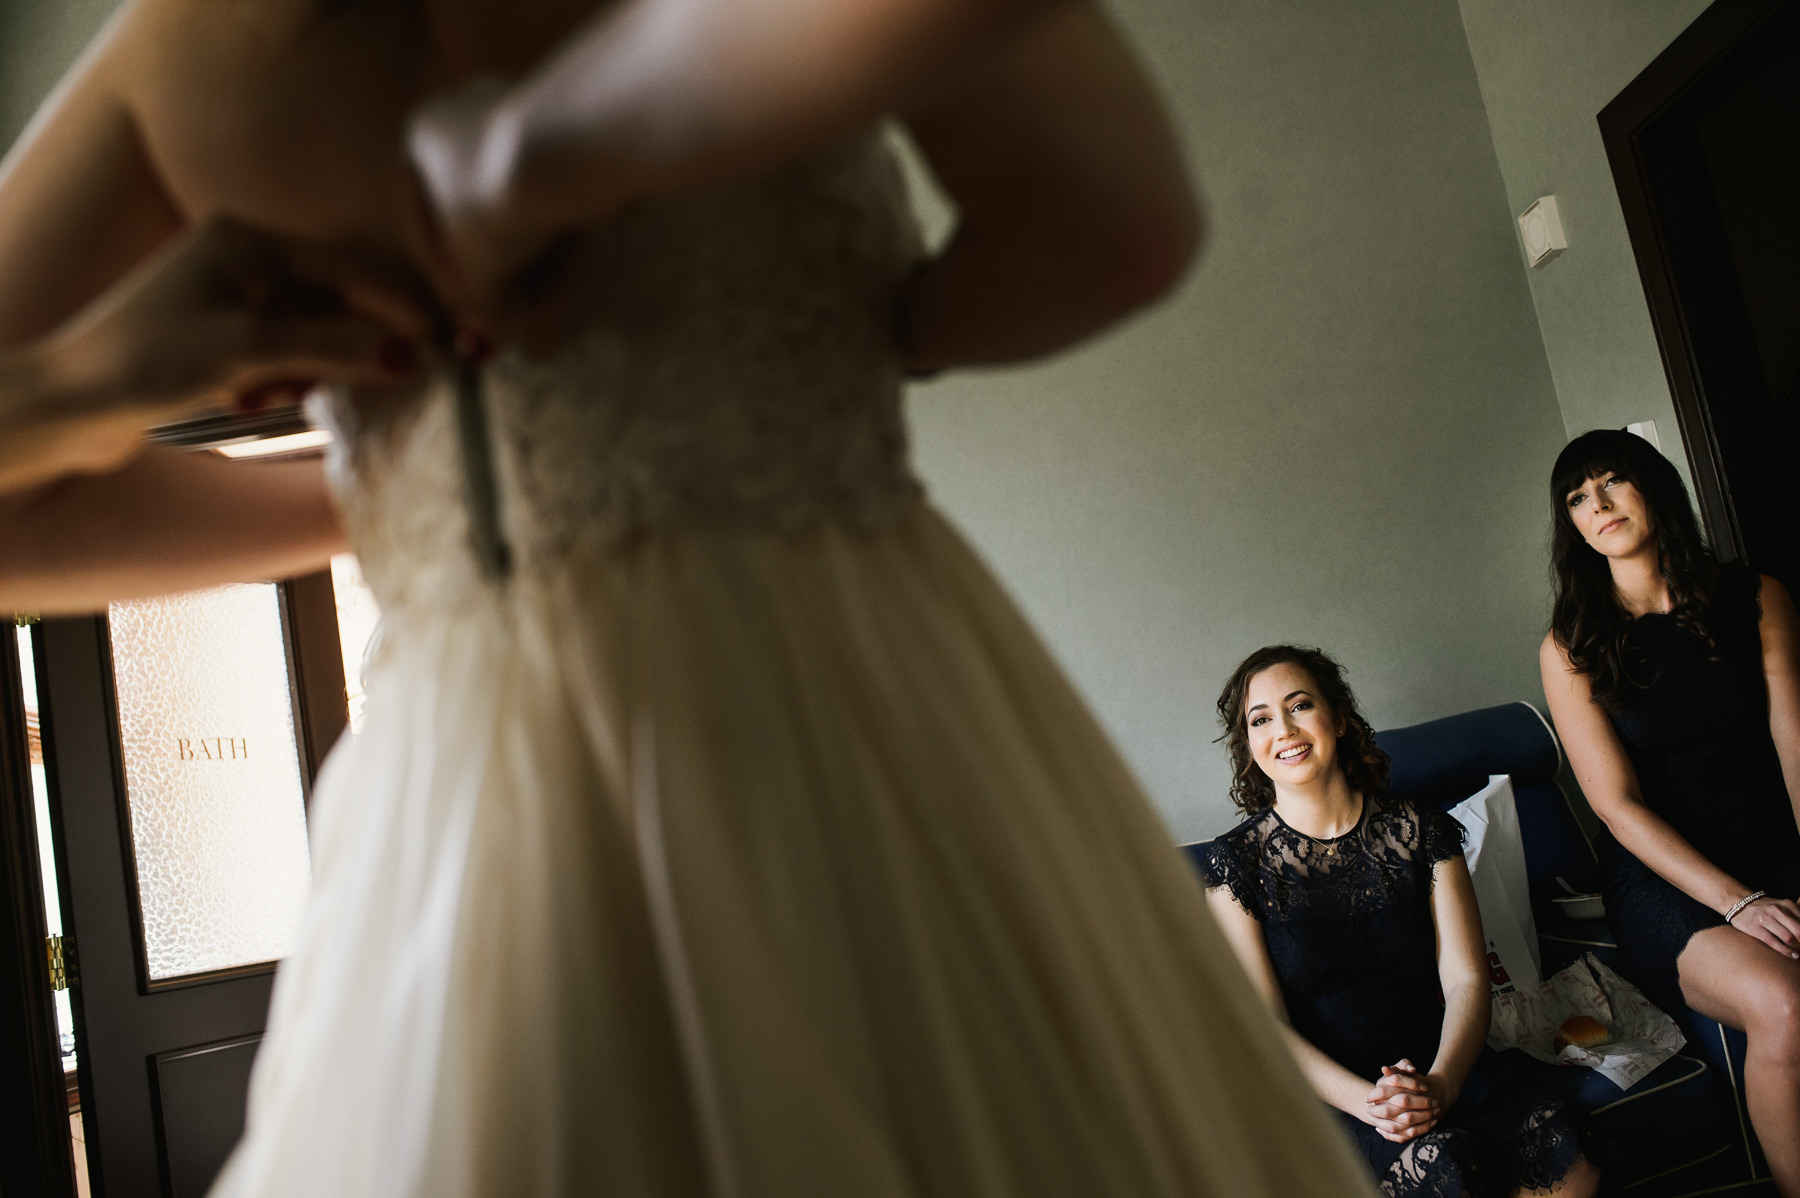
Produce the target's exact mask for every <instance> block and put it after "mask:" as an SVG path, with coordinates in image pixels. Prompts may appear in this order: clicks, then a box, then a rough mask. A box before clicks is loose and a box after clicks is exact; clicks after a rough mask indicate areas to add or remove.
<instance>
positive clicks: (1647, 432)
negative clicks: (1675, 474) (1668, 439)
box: [1625, 420, 1662, 451]
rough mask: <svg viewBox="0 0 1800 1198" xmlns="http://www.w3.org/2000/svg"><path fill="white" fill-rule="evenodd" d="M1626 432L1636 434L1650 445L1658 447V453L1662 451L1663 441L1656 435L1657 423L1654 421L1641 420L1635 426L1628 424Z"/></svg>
mask: <svg viewBox="0 0 1800 1198" xmlns="http://www.w3.org/2000/svg"><path fill="white" fill-rule="evenodd" d="M1625 431H1626V432H1628V433H1636V434H1637V435H1638V436H1640V437H1642V438H1643V439H1644V440H1646V441H1648V442H1650V444H1652V445H1654V446H1656V448H1657V450H1658V451H1660V450H1661V449H1662V441H1661V439H1660V438H1658V437H1657V435H1656V421H1654V420H1639V421H1637V422H1635V423H1633V424H1628V425H1626V426H1625Z"/></svg>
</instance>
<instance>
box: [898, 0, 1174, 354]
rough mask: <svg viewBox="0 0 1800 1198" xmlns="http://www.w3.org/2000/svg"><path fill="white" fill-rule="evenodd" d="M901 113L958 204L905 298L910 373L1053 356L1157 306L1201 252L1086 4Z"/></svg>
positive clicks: (1154, 103)
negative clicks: (940, 243)
mask: <svg viewBox="0 0 1800 1198" xmlns="http://www.w3.org/2000/svg"><path fill="white" fill-rule="evenodd" d="M907 115H908V124H909V126H910V128H911V129H912V132H913V135H914V137H915V138H916V139H917V141H918V143H919V146H920V148H921V149H922V150H923V151H924V153H925V156H926V158H927V159H928V160H929V161H930V163H931V167H932V170H933V171H934V172H935V173H936V175H937V176H938V179H939V181H940V182H941V183H942V184H943V185H944V187H945V189H946V190H948V191H949V192H950V194H951V195H952V196H953V197H954V198H955V200H956V202H957V207H958V220H957V226H956V231H955V234H954V236H953V237H952V239H951V241H950V243H949V245H948V246H947V247H946V248H945V251H944V253H943V254H942V255H941V256H940V257H939V258H938V259H937V260H936V261H934V262H933V263H931V264H930V265H929V266H928V267H927V268H926V269H924V270H923V271H921V272H920V273H919V274H918V275H917V276H915V278H914V279H913V281H912V286H911V287H910V288H909V289H908V293H907V294H906V295H905V296H904V297H903V303H904V319H903V322H902V324H903V328H904V331H905V336H906V344H905V347H904V348H905V351H906V353H907V356H908V359H909V362H910V365H912V366H913V367H914V368H915V369H931V368H935V367H951V366H966V365H976V364H987V363H1001V362H1009V361H1017V360H1021V359H1025V358H1031V357H1036V356H1038V355H1040V354H1044V353H1048V352H1051V351H1053V350H1057V349H1061V348H1063V347H1064V346H1066V345H1068V344H1070V343H1071V342H1074V341H1076V340H1078V339H1080V338H1082V337H1085V336H1088V335H1089V334H1092V333H1094V332H1097V331H1098V330H1100V329H1102V328H1104V327H1106V326H1107V325H1109V324H1111V323H1112V322H1114V321H1115V320H1117V319H1119V318H1120V317H1122V316H1125V315H1127V314H1128V313H1130V312H1132V311H1135V310H1136V309H1138V308H1139V307H1141V306H1142V305H1144V304H1145V303H1147V302H1149V301H1151V300H1153V299H1155V298H1157V297H1158V296H1160V295H1162V294H1163V293H1164V292H1165V291H1167V290H1168V289H1169V288H1170V287H1171V286H1173V284H1174V283H1175V282H1176V280H1178V279H1179V278H1180V277H1181V274H1182V272H1183V271H1184V270H1185V269H1186V267H1187V265H1188V262H1189V260H1190V259H1191V258H1192V256H1193V254H1194V252H1195V249H1196V248H1197V245H1198V242H1199V236H1200V216H1199V209H1198V206H1197V204H1196V202H1195V199H1194V193H1193V189H1192V187H1191V186H1190V184H1189V181H1188V178H1187V174H1186V171H1185V168H1184V165H1183V161H1182V154H1181V148H1180V145H1179V143H1178V142H1177V140H1176V138H1175V135H1174V132H1173V130H1171V128H1170V126H1169V122H1168V119H1167V117H1166V116H1165V115H1164V112H1163V109H1162V105H1161V104H1160V102H1159V101H1158V99H1157V97H1156V95H1155V93H1154V91H1153V90H1152V89H1151V86H1150V84H1149V81H1148V80H1147V79H1146V78H1145V77H1144V74H1143V72H1142V71H1141V69H1140V68H1139V67H1138V65H1137V63H1136V62H1135V61H1134V60H1133V58H1132V56H1131V54H1130V51H1129V50H1128V49H1127V48H1126V47H1125V45H1124V44H1123V43H1122V42H1121V41H1120V39H1119V37H1118V35H1117V34H1116V33H1115V32H1114V31H1113V29H1112V28H1111V27H1110V26H1109V25H1108V24H1107V22H1106V21H1105V20H1104V18H1102V17H1101V16H1100V14H1099V13H1098V12H1096V11H1095V10H1094V9H1093V8H1091V7H1089V6H1087V5H1085V4H1084V5H1069V6H1066V7H1065V8H1063V9H1061V10H1059V11H1058V12H1056V13H1054V14H1052V15H1051V16H1050V17H1048V18H1047V19H1045V20H1044V21H1042V22H1041V23H1039V24H1038V26H1037V27H1036V28H1034V29H1033V30H1031V31H1030V32H1029V33H1027V34H1026V35H1024V36H1021V37H1019V38H1017V39H1016V40H1015V41H1014V42H1013V43H1012V44H1011V45H1010V46H1009V47H1008V48H1007V49H1006V50H1005V51H1004V52H1003V53H1001V54H1000V55H998V56H997V59H996V61H995V62H994V64H992V66H991V68H990V69H986V70H982V71H979V72H975V73H973V74H971V76H970V77H969V80H968V82H967V83H965V84H964V85H963V86H961V87H958V88H954V89H950V90H946V91H945V92H944V93H943V94H941V95H939V96H937V97H935V98H933V99H932V100H931V101H929V102H927V103H925V104H921V105H917V106H915V107H914V108H913V109H911V110H909V112H908V114H907Z"/></svg>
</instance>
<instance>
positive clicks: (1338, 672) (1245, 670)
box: [1218, 645, 1388, 815]
mask: <svg viewBox="0 0 1800 1198" xmlns="http://www.w3.org/2000/svg"><path fill="white" fill-rule="evenodd" d="M1279 665H1292V666H1298V667H1300V668H1301V669H1302V670H1305V671H1306V672H1307V673H1308V674H1310V675H1312V679H1313V683H1314V696H1315V697H1316V698H1317V699H1318V700H1319V701H1320V702H1321V703H1323V704H1324V705H1325V706H1326V708H1327V709H1329V710H1330V712H1331V714H1332V715H1333V716H1335V717H1336V718H1337V719H1339V720H1341V721H1342V722H1343V725H1344V731H1343V732H1342V733H1341V734H1340V735H1339V736H1338V741H1337V759H1338V765H1339V766H1340V767H1342V769H1343V771H1344V778H1345V780H1346V781H1348V782H1349V783H1350V786H1351V789H1353V790H1358V791H1361V792H1362V793H1363V794H1365V795H1368V794H1380V793H1382V792H1383V791H1385V790H1387V785H1388V755H1387V754H1386V753H1383V752H1382V751H1381V750H1380V749H1379V748H1377V747H1376V745H1375V730H1374V729H1373V728H1371V727H1369V721H1368V720H1366V719H1364V718H1363V714H1362V712H1360V711H1358V710H1357V709H1356V696H1355V695H1353V694H1351V693H1350V684H1349V683H1347V682H1345V681H1344V667H1342V666H1340V665H1338V663H1337V662H1335V661H1333V660H1332V659H1331V658H1330V657H1329V656H1327V655H1326V654H1325V653H1323V652H1322V651H1320V650H1318V649H1308V648H1304V647H1302V646H1299V645H1265V646H1264V647H1263V648H1261V649H1258V650H1257V651H1256V652H1254V653H1252V654H1251V655H1250V656H1249V657H1246V658H1245V659H1244V660H1243V661H1242V662H1241V663H1240V664H1239V665H1238V668H1237V669H1235V670H1233V671H1232V672H1231V678H1230V679H1229V680H1228V681H1227V682H1226V683H1225V689H1224V690H1222V691H1220V692H1219V724H1220V726H1221V727H1223V728H1224V729H1225V731H1224V733H1223V734H1222V735H1220V736H1219V738H1218V739H1219V740H1222V741H1224V742H1225V747H1226V748H1227V749H1229V750H1230V751H1231V801H1232V802H1233V803H1236V804H1237V806H1238V810H1240V811H1242V812H1243V813H1244V814H1245V815H1255V814H1256V813H1257V812H1259V811H1267V810H1268V809H1269V808H1270V807H1273V806H1274V805H1275V784H1274V783H1273V782H1271V781H1270V780H1269V776H1268V775H1267V774H1265V773H1263V771H1262V767H1261V766H1259V765H1257V764H1256V759H1255V758H1254V757H1252V756H1251V755H1250V725H1249V721H1248V720H1247V718H1246V717H1245V713H1244V706H1245V704H1247V703H1248V702H1249V693H1250V680H1251V679H1252V678H1255V677H1256V676H1257V675H1258V674H1260V673H1262V672H1263V671H1264V670H1266V669H1269V668H1270V667H1271V666H1279Z"/></svg>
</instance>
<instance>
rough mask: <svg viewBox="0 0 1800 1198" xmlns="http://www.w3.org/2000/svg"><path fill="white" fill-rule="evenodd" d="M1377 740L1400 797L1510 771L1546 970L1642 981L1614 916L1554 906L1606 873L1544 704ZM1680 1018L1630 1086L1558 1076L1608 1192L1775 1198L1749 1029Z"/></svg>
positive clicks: (1453, 800)
mask: <svg viewBox="0 0 1800 1198" xmlns="http://www.w3.org/2000/svg"><path fill="white" fill-rule="evenodd" d="M1376 740H1377V742H1378V743H1379V744H1380V745H1381V747H1382V748H1383V749H1384V750H1386V751H1387V753H1388V755H1389V756H1390V757H1391V758H1392V759H1393V774H1392V779H1391V783H1392V787H1391V788H1392V790H1393V792H1394V793H1395V794H1398V795H1403V796H1405V797H1407V798H1411V799H1413V800H1415V801H1417V802H1430V803H1437V804H1439V805H1440V806H1444V807H1451V806H1454V805H1455V804H1457V803H1459V802H1461V801H1462V800H1463V799H1466V798H1468V797H1469V796H1470V795H1472V794H1474V793H1475V792H1476V791H1478V790H1480V789H1482V788H1483V787H1484V786H1486V785H1487V781H1488V777H1489V776H1490V775H1493V774H1510V775H1511V776H1512V780H1513V794H1514V796H1515V798H1516V800H1517V803H1518V811H1519V829H1520V832H1521V834H1522V836H1523V838H1524V841H1525V863H1526V871H1527V873H1528V874H1529V876H1530V885H1531V903H1532V913H1533V916H1534V917H1535V919H1536V921H1537V929H1538V941H1539V949H1540V951H1541V954H1542V958H1543V969H1544V974H1545V976H1546V977H1547V976H1549V975H1550V974H1552V973H1555V972H1556V971H1557V970H1559V969H1561V968H1562V967H1563V966H1565V965H1568V964H1569V963H1570V962H1572V961H1574V960H1575V959H1577V958H1578V957H1580V956H1581V954H1582V953H1584V952H1592V953H1594V954H1595V955H1596V956H1597V957H1599V958H1600V959H1601V960H1603V961H1605V962H1606V964H1607V965H1608V966H1610V967H1611V968H1613V969H1615V970H1616V971H1617V972H1618V973H1620V974H1621V975H1622V976H1624V977H1626V978H1628V979H1629V978H1630V977H1631V976H1632V971H1631V964H1630V962H1629V961H1627V960H1625V959H1624V956H1623V954H1622V953H1621V952H1620V951H1619V949H1618V948H1617V946H1616V945H1614V943H1613V938H1612V934H1611V932H1610V931H1609V930H1608V929H1607V926H1606V921H1605V920H1604V919H1595V920H1572V919H1568V918H1565V917H1564V916H1563V915H1562V913H1561V911H1560V910H1559V909H1558V908H1557V906H1556V904H1555V903H1554V902H1553V901H1552V900H1554V899H1556V898H1558V897H1561V896H1563V895H1565V894H1569V893H1588V892H1590V891H1597V890H1599V889H1600V876H1599V867H1598V864H1597V863H1596V861H1595V859H1594V851H1593V848H1592V846H1591V844H1590V843H1589V841H1588V839H1587V836H1586V834H1585V833H1584V832H1583V831H1582V829H1581V824H1580V822H1579V821H1578V820H1577V819H1576V816H1575V812H1574V810H1573V808H1572V807H1571V806H1570V804H1569V800H1568V798H1567V796H1566V795H1564V793H1563V791H1562V788H1561V787H1560V786H1559V785H1558V784H1557V781H1556V775H1557V773H1558V771H1559V770H1560V769H1561V766H1562V750H1561V747H1560V746H1559V745H1558V744H1557V742H1556V737H1555V735H1554V734H1553V733H1552V732H1551V730H1550V726H1549V724H1548V723H1547V722H1546V721H1545V720H1544V718H1543V716H1541V715H1540V714H1539V713H1538V712H1537V710H1536V709H1535V708H1533V707H1531V706H1530V705H1529V704H1526V703H1510V704H1506V705H1503V706H1500V707H1489V708H1484V709H1483V710H1480V711H1469V712H1463V713H1462V714H1460V715H1453V716H1447V717H1445V718H1443V719H1440V720H1432V721H1430V722H1428V723H1424V724H1415V725H1413V726H1412V727H1410V728H1395V729H1392V730H1390V731H1386V732H1380V733H1377V735H1376ZM1186 847H1187V848H1188V849H1189V851H1190V852H1192V851H1194V850H1196V849H1197V848H1198V847H1199V846H1197V845H1189V846H1186ZM1565 882H1566V883H1567V888H1565V886H1564V883H1565ZM1671 1014H1672V1015H1674V1016H1675V1017H1676V1022H1677V1023H1678V1024H1680V1026H1681V1029H1682V1031H1683V1032H1684V1033H1685V1034H1686V1035H1687V1038H1688V1044H1687V1047H1686V1048H1684V1049H1683V1050H1682V1052H1681V1054H1680V1055H1678V1056H1676V1057H1675V1058H1674V1059H1673V1060H1670V1061H1666V1062H1664V1063H1663V1065H1662V1066H1660V1067H1659V1068H1658V1069H1657V1070H1656V1071H1655V1072H1654V1073H1651V1074H1650V1075H1649V1076H1648V1077H1645V1078H1643V1079H1641V1080H1640V1081H1639V1082H1638V1083H1637V1084H1636V1085H1634V1086H1633V1087H1631V1089H1630V1090H1625V1091H1621V1090H1620V1089H1619V1088H1618V1087H1617V1086H1615V1085H1614V1084H1613V1083H1612V1082H1610V1081H1608V1080H1607V1079H1605V1078H1603V1077H1601V1076H1600V1075H1599V1074H1596V1073H1594V1072H1593V1071H1591V1070H1587V1069H1574V1068H1570V1069H1559V1070H1557V1071H1555V1074H1554V1075H1553V1076H1554V1077H1555V1078H1556V1079H1557V1081H1558V1083H1559V1084H1561V1085H1562V1086H1564V1087H1565V1089H1566V1092H1567V1095H1568V1097H1569V1099H1570V1100H1571V1101H1573V1102H1575V1103H1577V1104H1578V1105H1580V1106H1581V1107H1583V1108H1584V1109H1586V1110H1587V1111H1588V1112H1589V1115H1590V1116H1591V1119H1592V1122H1593V1126H1594V1129H1595V1131H1596V1133H1597V1134H1598V1135H1599V1136H1600V1137H1601V1140H1602V1142H1603V1145H1604V1148H1605V1151H1606V1152H1607V1154H1608V1156H1609V1158H1610V1161H1609V1165H1610V1167H1609V1169H1608V1172H1607V1177H1606V1185H1605V1190H1606V1192H1608V1193H1615V1194H1619V1193H1629V1194H1630V1195H1631V1196H1632V1198H1681V1196H1683V1195H1693V1194H1699V1193H1707V1192H1713V1191H1716V1190H1719V1189H1722V1188H1729V1189H1730V1191H1731V1193H1732V1194H1733V1195H1734V1196H1735V1195H1745V1196H1750V1198H1762V1196H1763V1195H1768V1198H1774V1189H1773V1187H1772V1186H1771V1185H1770V1184H1769V1183H1768V1181H1767V1180H1766V1179H1767V1177H1768V1170H1767V1168H1766V1167H1765V1166H1764V1164H1763V1160H1762V1154H1761V1151H1760V1150H1759V1149H1758V1148H1757V1146H1756V1138H1755V1136H1754V1134H1753V1133H1752V1132H1751V1130H1750V1126H1749V1121H1748V1120H1747V1119H1746V1118H1745V1117H1744V1105H1743V1061H1744V1041H1743V1036H1742V1035H1741V1034H1739V1033H1737V1032H1733V1031H1730V1030H1729V1029H1724V1028H1721V1027H1720V1026H1719V1025H1718V1024H1717V1023H1714V1022H1713V1021H1712V1020H1710V1019H1706V1018H1704V1017H1703V1016H1700V1015H1697V1014H1695V1013H1694V1012H1692V1011H1681V1012H1671Z"/></svg>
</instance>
